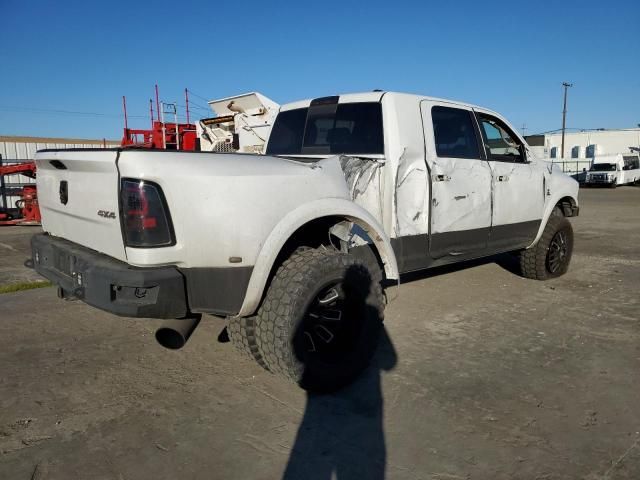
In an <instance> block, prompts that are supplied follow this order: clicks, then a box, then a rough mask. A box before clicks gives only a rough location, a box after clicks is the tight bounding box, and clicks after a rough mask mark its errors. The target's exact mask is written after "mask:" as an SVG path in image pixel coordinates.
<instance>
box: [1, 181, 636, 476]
mask: <svg viewBox="0 0 640 480" xmlns="http://www.w3.org/2000/svg"><path fill="white" fill-rule="evenodd" d="M580 199H581V215H580V217H578V218H577V219H574V220H573V225H574V229H575V238H576V239H575V243H576V246H575V253H574V258H573V263H572V266H571V268H570V271H569V273H568V274H567V275H565V276H564V277H562V278H560V279H556V280H553V281H549V282H536V281H532V280H524V279H522V278H520V277H518V276H516V275H514V274H513V273H512V272H510V271H509V270H510V269H512V267H513V263H512V261H511V258H510V257H509V256H504V257H500V258H499V259H498V260H499V263H495V262H493V261H489V262H484V263H482V262H476V263H473V264H467V265H465V266H463V267H460V268H454V269H444V270H438V271H434V272H431V273H429V274H428V275H422V276H414V277H413V278H409V279H407V280H408V281H407V282H406V283H405V284H404V285H402V286H401V288H400V291H399V297H398V298H397V299H395V300H394V301H393V302H392V303H391V305H390V306H389V307H388V309H387V314H386V328H387V333H388V335H387V337H386V338H385V341H384V342H383V345H382V346H381V348H380V351H379V353H378V356H377V358H376V361H375V363H374V365H373V366H372V367H371V368H370V369H369V370H368V371H367V372H366V374H365V375H364V376H363V377H362V378H361V379H360V380H359V381H358V382H356V383H355V384H354V385H352V386H351V387H349V388H347V389H345V390H344V391H341V392H339V393H337V394H334V395H330V396H307V395H306V394H305V393H304V392H303V391H301V390H299V389H297V388H296V387H295V386H292V385H289V384H288V383H286V382H285V381H282V380H280V379H279V378H277V377H275V376H273V375H271V374H269V373H267V372H265V371H263V370H261V369H260V367H259V366H257V365H254V364H253V363H251V362H249V361H247V360H245V359H244V358H243V357H241V356H240V355H238V354H236V353H235V352H234V351H233V349H232V347H231V346H230V345H229V344H228V343H227V344H223V343H218V341H217V336H218V334H219V332H220V330H221V329H222V327H223V323H222V320H220V319H216V318H214V317H209V318H207V319H206V320H207V321H204V322H203V323H202V324H201V326H200V327H199V329H198V330H197V331H196V333H195V334H194V337H193V338H192V340H191V341H190V342H189V344H188V345H187V346H186V347H185V348H184V349H183V350H180V351H167V350H163V349H162V348H161V347H159V346H158V345H156V343H155V340H154V338H153V331H154V328H155V327H156V326H157V325H158V324H159V322H157V321H151V320H149V321H146V320H132V319H124V318H118V317H115V316H111V315H109V314H106V313H102V312H100V311H97V310H94V309H92V308H89V307H87V306H86V305H84V304H82V303H80V302H65V301H62V300H58V299H57V298H56V295H55V290H54V289H53V288H44V289H39V290H32V291H25V292H19V293H14V294H6V295H2V296H0V316H1V317H2V318H1V321H0V338H1V339H2V347H3V348H2V349H0V372H1V376H0V478H7V479H76V478H77V479H113V480H125V479H127V480H128V479H182V478H184V479H206V480H210V479H218V478H220V479H229V478H238V479H265V480H266V479H276V478H283V477H284V478H288V479H294V478H300V479H330V478H337V479H353V478H357V479H359V480H365V479H375V478H383V477H384V478H389V479H434V480H457V479H579V478H582V479H589V480H595V479H638V478H640V319H639V317H640V308H639V304H640V302H639V287H638V285H639V284H640V269H639V267H640V215H639V214H638V206H639V205H640V188H634V187H625V188H619V189H617V190H604V189H594V190H591V189H589V190H581V192H580ZM20 233H22V232H20ZM28 234H29V232H26V235H28ZM20 238H22V237H20V236H18V237H16V238H14V239H12V240H9V239H8V238H7V237H2V240H0V242H2V243H3V244H5V243H6V244H8V245H13V246H14V248H16V249H19V250H20V251H22V250H21V249H22V248H23V247H22V246H21V245H22V244H23V243H24V241H23V240H21V239H20ZM9 241H10V242H11V243H7V242H9ZM4 255H5V252H2V255H1V256H2V257H4ZM0 265H1V266H2V268H3V269H4V268H6V266H5V263H2V264H0Z"/></svg>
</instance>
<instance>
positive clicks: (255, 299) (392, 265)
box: [238, 198, 399, 316]
mask: <svg viewBox="0 0 640 480" xmlns="http://www.w3.org/2000/svg"><path fill="white" fill-rule="evenodd" d="M322 217H341V218H344V219H345V220H348V221H350V222H353V223H355V224H357V225H358V226H359V227H360V228H362V229H363V230H364V231H365V232H366V233H367V235H368V236H369V237H370V238H371V240H372V241H373V243H374V246H375V248H376V249H377V251H378V254H379V255H380V258H381V260H382V263H383V264H384V271H385V275H386V278H387V279H392V280H395V279H398V277H399V272H398V264H397V261H396V257H395V254H394V252H393V248H392V247H391V241H390V240H389V237H387V235H386V233H385V232H384V229H383V228H382V226H381V225H380V223H379V222H378V221H377V220H376V219H375V218H374V217H373V216H372V215H371V214H370V213H369V212H367V211H366V210H365V209H363V208H362V207H360V206H358V205H357V204H355V203H353V202H351V201H349V200H346V199H342V198H326V199H321V200H317V201H314V202H310V203H307V204H305V205H302V206H300V207H298V208H296V209H295V210H293V211H292V212H290V213H289V214H288V215H286V216H285V217H284V218H283V219H282V220H281V221H280V222H279V223H278V224H277V225H276V226H275V228H274V229H273V230H272V231H271V233H270V234H269V236H268V237H267V239H266V240H265V242H264V244H263V245H262V248H261V249H260V253H259V255H258V257H257V260H256V264H255V266H254V268H253V273H252V274H251V279H250V281H249V286H248V288H247V293H246V295H245V298H244V302H243V304H242V308H241V309H240V312H239V313H238V316H247V315H251V314H253V313H254V312H255V311H256V309H257V308H258V305H259V303H260V299H261V298H262V294H263V292H264V290H265V288H266V287H267V285H266V284H267V280H268V278H269V274H270V272H271V268H272V267H273V265H274V263H275V261H276V258H277V257H278V254H279V253H280V251H281V249H282V248H283V247H284V245H285V243H286V242H287V240H288V239H289V238H290V237H291V236H292V235H293V234H294V233H295V232H296V231H297V230H298V229H299V228H300V227H302V226H304V225H305V224H307V223H309V222H311V221H313V220H316V219H319V218H322Z"/></svg>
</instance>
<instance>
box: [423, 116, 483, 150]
mask: <svg viewBox="0 0 640 480" xmlns="http://www.w3.org/2000/svg"><path fill="white" fill-rule="evenodd" d="M431 119H432V121H433V133H434V138H435V142H436V154H437V155H438V157H445V158H446V157H450V158H478V159H479V158H480V150H479V148H478V138H477V136H476V131H475V128H474V126H473V119H472V118H471V112H469V111H467V110H462V109H460V108H450V107H440V106H435V107H433V108H432V109H431Z"/></svg>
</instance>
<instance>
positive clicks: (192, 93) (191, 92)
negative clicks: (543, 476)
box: [187, 89, 209, 103]
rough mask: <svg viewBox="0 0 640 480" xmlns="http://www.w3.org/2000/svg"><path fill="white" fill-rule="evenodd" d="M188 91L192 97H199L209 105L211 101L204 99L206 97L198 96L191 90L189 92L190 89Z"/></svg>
mask: <svg viewBox="0 0 640 480" xmlns="http://www.w3.org/2000/svg"><path fill="white" fill-rule="evenodd" d="M187 91H188V92H189V93H190V94H191V95H193V96H194V97H198V98H199V99H200V100H204V101H205V102H207V103H209V100H207V99H206V98H204V97H202V96H200V95H198V94H197V93H196V92H193V91H191V90H189V89H187Z"/></svg>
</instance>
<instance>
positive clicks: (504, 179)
mask: <svg viewBox="0 0 640 480" xmlns="http://www.w3.org/2000/svg"><path fill="white" fill-rule="evenodd" d="M498 181H499V182H508V181H509V175H498Z"/></svg>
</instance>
